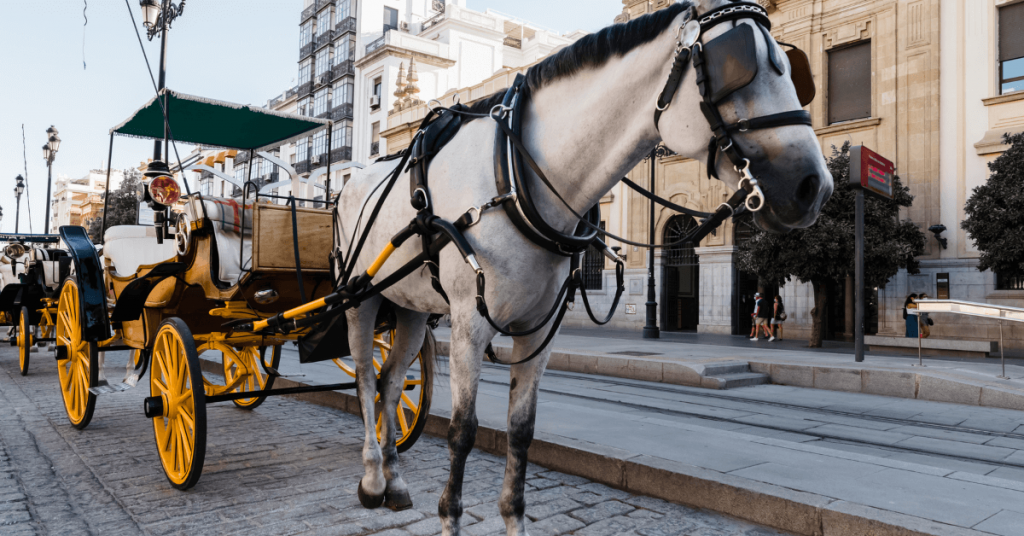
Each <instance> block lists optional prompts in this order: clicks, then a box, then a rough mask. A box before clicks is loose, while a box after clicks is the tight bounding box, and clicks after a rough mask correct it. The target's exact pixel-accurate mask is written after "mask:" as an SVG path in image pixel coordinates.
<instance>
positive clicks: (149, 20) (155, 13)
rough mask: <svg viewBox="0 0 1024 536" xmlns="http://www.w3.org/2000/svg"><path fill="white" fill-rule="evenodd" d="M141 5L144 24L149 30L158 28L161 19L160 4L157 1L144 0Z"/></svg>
mask: <svg viewBox="0 0 1024 536" xmlns="http://www.w3.org/2000/svg"><path fill="white" fill-rule="evenodd" d="M139 5H140V6H141V7H142V24H143V25H145V26H146V28H147V29H148V28H152V27H154V26H156V23H157V19H158V18H159V17H160V4H159V3H158V2H157V1H156V0H142V1H141V2H139Z"/></svg>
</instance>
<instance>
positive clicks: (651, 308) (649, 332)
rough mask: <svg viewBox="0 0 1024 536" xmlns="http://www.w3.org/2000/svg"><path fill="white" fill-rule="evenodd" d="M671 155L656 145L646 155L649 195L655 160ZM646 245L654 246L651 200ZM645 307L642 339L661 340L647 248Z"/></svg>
mask: <svg viewBox="0 0 1024 536" xmlns="http://www.w3.org/2000/svg"><path fill="white" fill-rule="evenodd" d="M673 154H675V153H673V152H672V151H671V150H669V148H668V147H665V146H664V145H660V144H659V145H658V146H656V147H655V148H654V149H651V154H649V155H647V158H645V159H644V160H650V162H651V194H652V195H653V194H654V177H655V173H656V171H657V167H658V164H657V160H659V159H661V158H664V157H666V156H671V155H673ZM647 239H648V241H647V243H648V244H651V245H652V246H653V244H654V199H653V198H652V199H651V213H650V222H649V225H648V236H647ZM644 305H645V306H646V307H645V308H646V310H647V311H646V314H647V318H646V323H645V324H644V331H643V338H645V339H658V338H661V330H660V329H658V299H657V294H656V293H655V284H654V248H653V247H649V248H647V303H645V304H644Z"/></svg>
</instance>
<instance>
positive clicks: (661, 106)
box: [654, 48, 690, 128]
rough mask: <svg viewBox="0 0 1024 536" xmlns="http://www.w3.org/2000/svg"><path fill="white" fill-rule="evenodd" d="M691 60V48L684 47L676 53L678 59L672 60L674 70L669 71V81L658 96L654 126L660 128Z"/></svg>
mask: <svg viewBox="0 0 1024 536" xmlns="http://www.w3.org/2000/svg"><path fill="white" fill-rule="evenodd" d="M689 61H690V49H689V48H684V49H682V50H680V51H679V53H678V54H676V60H675V61H674V62H672V70H671V71H670V72H669V73H668V82H666V83H665V88H664V89H662V90H661V95H659V96H658V106H657V107H656V108H655V109H654V128H659V127H658V124H659V123H660V122H661V114H662V112H664V111H665V110H667V109H668V107H669V106H671V105H672V99H673V98H675V96H676V92H678V91H679V84H680V83H682V81H683V76H685V75H686V66H687V64H688V63H689Z"/></svg>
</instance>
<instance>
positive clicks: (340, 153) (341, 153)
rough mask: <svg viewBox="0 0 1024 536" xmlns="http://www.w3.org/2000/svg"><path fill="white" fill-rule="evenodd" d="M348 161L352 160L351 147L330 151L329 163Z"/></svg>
mask: <svg viewBox="0 0 1024 536" xmlns="http://www.w3.org/2000/svg"><path fill="white" fill-rule="evenodd" d="M350 160H352V148H351V147H338V148H337V149H332V150H331V163H335V162H347V161H350Z"/></svg>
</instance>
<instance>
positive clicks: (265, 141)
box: [111, 89, 330, 149]
mask: <svg viewBox="0 0 1024 536" xmlns="http://www.w3.org/2000/svg"><path fill="white" fill-rule="evenodd" d="M165 94H166V95H167V101H168V103H167V111H168V117H169V124H170V126H171V138H172V139H173V140H175V141H180V142H183V143H191V144H195V145H210V146H217V147H226V148H229V149H263V148H267V147H276V146H278V145H283V144H284V143H287V142H289V141H291V140H292V139H293V138H296V137H298V136H300V135H302V134H305V133H307V132H309V131H311V130H316V129H318V128H322V127H324V126H326V125H329V124H330V121H327V120H326V119H315V118H312V117H305V116H301V115H293V114H285V113H280V112H275V111H272V110H267V109H265V108H258V107H255V106H247V105H243V104H231V103H229V102H222V101H215V100H211V99H206V98H203V97H195V96H192V95H186V94H184V93H178V92H176V91H171V90H170V89H164V90H163V91H161V95H165ZM111 133H116V134H121V135H123V136H132V137H137V138H150V139H162V138H163V137H164V120H163V111H162V110H161V106H160V103H159V102H158V101H157V97H153V99H152V100H150V101H149V102H147V103H146V105H145V106H143V107H142V108H140V109H139V110H138V111H137V112H135V113H134V114H132V116H131V117H129V118H128V120H127V121H125V122H124V123H121V124H120V125H118V126H116V127H114V128H112V129H111Z"/></svg>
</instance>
